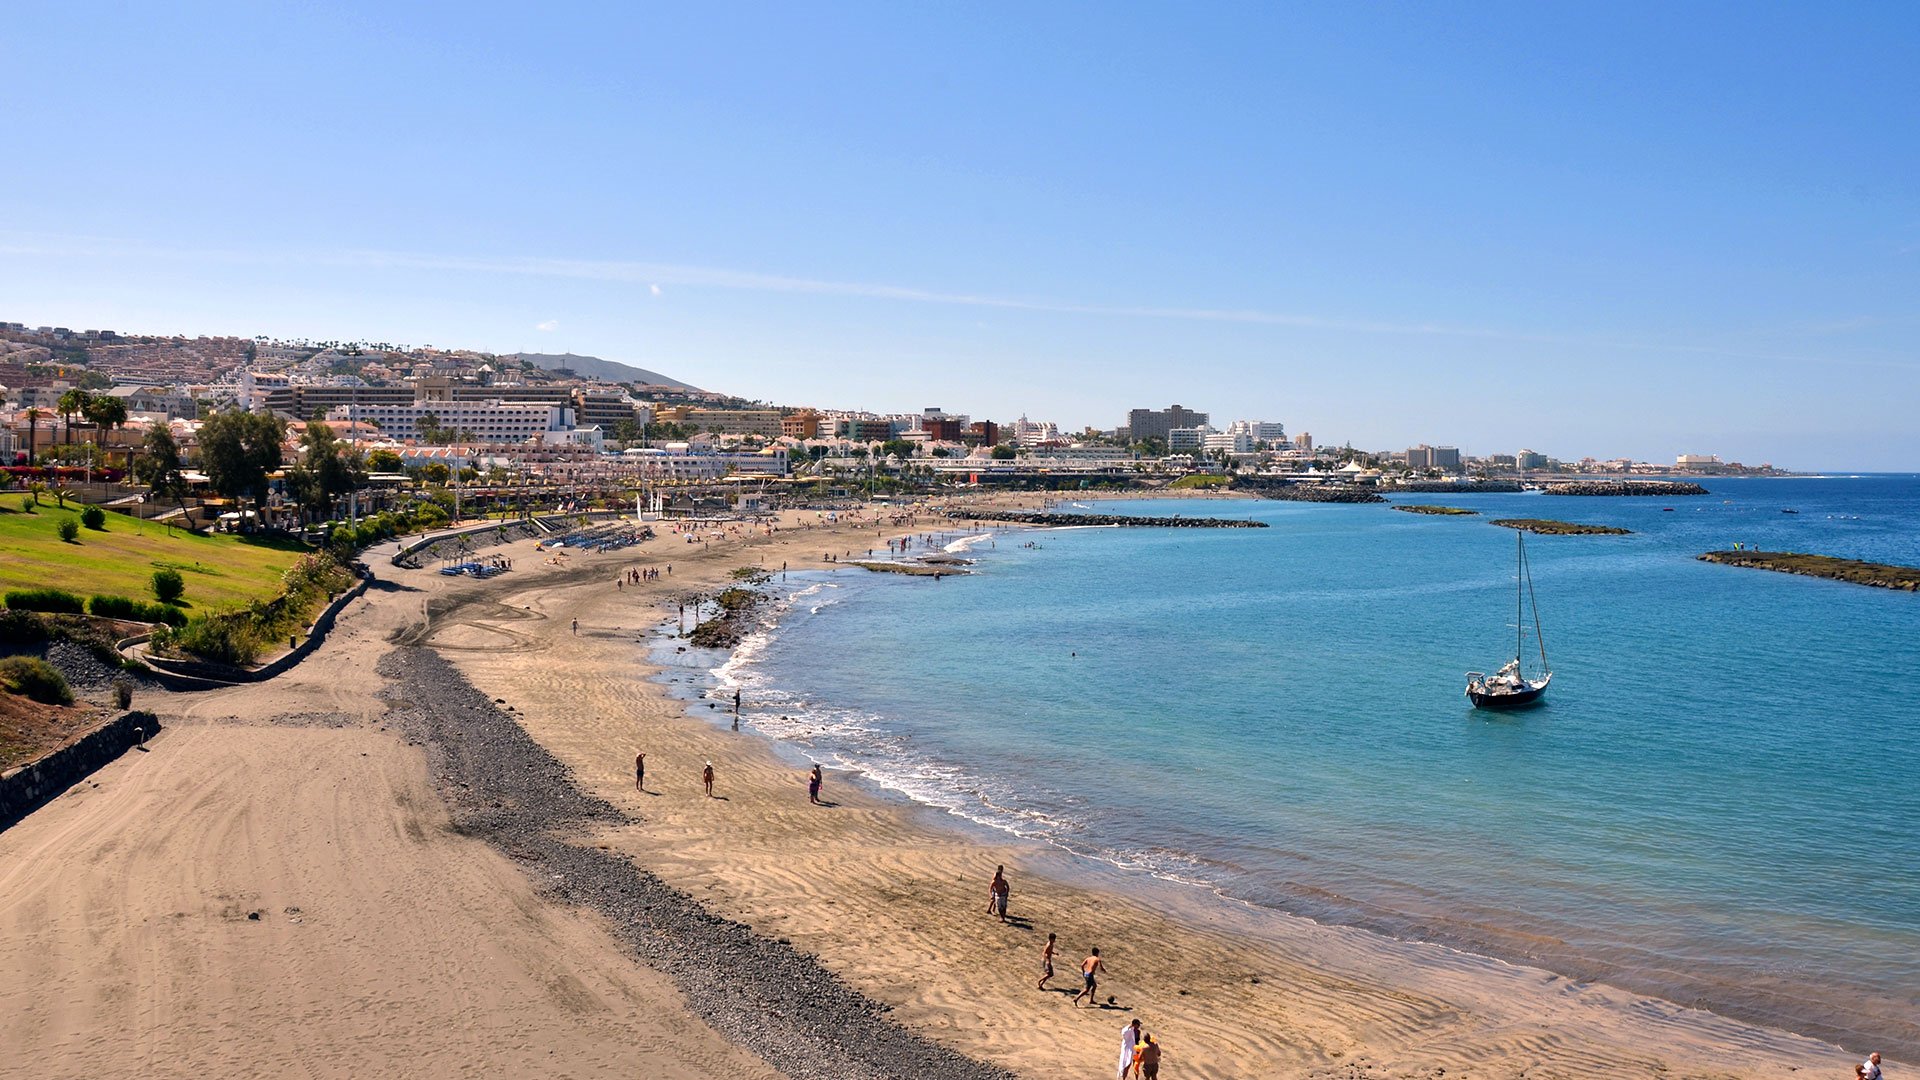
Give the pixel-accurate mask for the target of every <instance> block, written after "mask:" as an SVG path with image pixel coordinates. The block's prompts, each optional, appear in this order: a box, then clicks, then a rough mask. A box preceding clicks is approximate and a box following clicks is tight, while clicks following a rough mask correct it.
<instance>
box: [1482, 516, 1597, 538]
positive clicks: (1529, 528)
mask: <svg viewBox="0 0 1920 1080" xmlns="http://www.w3.org/2000/svg"><path fill="white" fill-rule="evenodd" d="M1488 524H1491V525H1498V526H1500V527H1501V528H1503V529H1519V530H1520V531H1522V532H1530V533H1537V534H1539V535H1541V536H1629V535H1632V532H1633V530H1631V529H1618V528H1615V527H1613V526H1612V525H1581V524H1578V523H1576V522H1572V521H1551V520H1548V519H1546V518H1501V519H1499V520H1497V521H1492V522H1489V523H1488Z"/></svg>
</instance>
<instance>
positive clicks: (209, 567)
mask: <svg viewBox="0 0 1920 1080" xmlns="http://www.w3.org/2000/svg"><path fill="white" fill-rule="evenodd" d="M0 498H4V502H0V591H4V590H6V589H19V588H31V587H35V586H47V587H50V588H55V589H66V590H67V591H69V592H75V593H79V594H80V595H81V596H91V595H93V594H94V593H110V594H116V595H120V596H131V597H133V598H135V599H140V600H151V599H153V590H152V588H151V587H150V586H149V585H148V579H149V578H151V577H152V576H153V572H154V571H155V570H157V569H160V568H161V567H172V568H173V569H175V570H178V571H180V576H181V577H183V578H185V579H186V582H187V592H186V596H185V597H184V599H185V600H186V602H187V603H188V604H189V605H191V608H192V609H193V610H200V611H210V610H211V611H218V610H225V609H227V608H232V607H236V606H238V605H240V604H243V603H245V602H246V601H248V600H252V599H255V598H265V597H271V596H273V595H275V594H277V593H278V592H279V591H280V575H281V574H282V573H284V572H285V571H286V569H287V568H288V567H289V566H292V565H293V563H294V560H295V559H297V558H299V556H300V552H301V551H302V550H304V549H302V548H300V547H299V546H298V545H295V544H290V543H288V542H286V541H263V542H254V541H251V540H242V539H239V538H236V537H232V536H195V535H193V534H191V533H188V532H185V531H184V530H181V529H173V530H168V529H167V527H166V526H164V525H157V524H155V523H153V522H150V521H141V520H139V519H137V518H130V517H127V516H126V515H124V514H114V513H109V514H108V515H107V527H106V529H105V530H104V531H101V532H95V531H93V530H92V529H88V528H84V527H83V528H82V529H81V530H80V536H79V542H78V543H74V544H68V543H65V542H63V541H61V539H60V534H59V533H58V532H56V531H55V530H56V529H57V528H58V526H59V524H60V522H61V521H62V520H63V519H66V518H75V519H77V518H79V516H80V514H79V511H77V510H62V509H60V508H58V507H56V506H54V505H53V504H52V503H51V502H43V503H42V504H41V506H40V509H39V512H38V513H34V514H28V513H23V512H21V510H20V498H19V496H18V495H14V494H11V493H9V495H7V496H4V497H0Z"/></svg>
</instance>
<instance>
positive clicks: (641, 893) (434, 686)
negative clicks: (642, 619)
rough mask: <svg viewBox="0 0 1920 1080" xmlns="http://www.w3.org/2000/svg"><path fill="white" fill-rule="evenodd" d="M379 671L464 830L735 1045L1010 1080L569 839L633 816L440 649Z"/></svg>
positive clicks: (891, 1069)
mask: <svg viewBox="0 0 1920 1080" xmlns="http://www.w3.org/2000/svg"><path fill="white" fill-rule="evenodd" d="M378 670H379V672H380V674H381V675H383V676H385V677H386V679H387V680H388V683H389V685H388V687H387V689H386V690H384V691H383V692H382V694H383V696H384V697H386V698H387V700H388V701H389V702H390V704H389V707H388V716H389V718H390V719H392V720H393V721H394V722H395V723H397V724H398V725H399V727H400V729H401V730H402V731H403V732H405V733H406V735H407V736H408V738H409V740H410V741H414V742H417V743H420V744H422V745H424V746H425V747H426V749H427V755H428V764H429V768H430V770H431V771H432V774H433V776H434V778H435V780H436V783H437V785H438V787H439V789H440V792H441V794H442V796H443V798H444V799H445V800H446V803H447V806H448V809H449V811H450V813H451V815H452V818H453V824H454V828H455V829H456V830H458V831H459V832H461V833H463V834H465V835H468V836H473V837H477V838H479V839H482V840H485V841H486V842H488V843H489V844H492V845H493V846H494V847H496V848H498V849H499V850H500V851H502V852H504V853H505V854H506V855H508V856H509V857H510V858H512V859H514V860H515V861H517V862H519V863H520V864H521V865H522V866H523V867H525V868H526V870H527V872H528V875H529V876H530V877H531V878H533V879H534V880H535V881H536V882H537V883H538V884H539V887H540V888H541V889H542V890H543V891H544V892H546V893H547V894H549V895H551V896H553V897H555V898H556V899H559V900H561V901H564V902H566V903H569V904H577V905H580V906H582V907H586V908H589V909H591V910H593V911H595V912H598V913H599V914H601V915H603V916H604V917H606V919H607V920H608V922H609V924H610V925H611V927H612V930H613V932H614V934H615V935H617V936H618V938H619V939H620V941H621V942H622V943H623V944H624V945H625V946H626V947H627V948H628V949H630V950H631V951H632V952H633V954H634V955H635V956H636V957H637V958H638V959H639V960H640V961H641V962H642V963H644V964H646V965H647V966H648V967H650V968H653V969H655V970H657V971H660V972H662V973H664V974H666V975H667V976H668V977H670V978H671V979H673V981H674V983H675V984H676V985H677V986H678V987H679V989H680V992H681V993H682V995H683V996H684V998H685V1000H686V1002H687V1005H688V1006H689V1007H690V1008H691V1009H692V1010H693V1011H694V1012H695V1013H696V1014H698V1015H699V1016H700V1017H701V1018H702V1019H703V1020H705V1021H706V1022H707V1023H709V1024H711V1025H712V1026H713V1027H714V1029H715V1030H717V1031H719V1032H720V1033H721V1034H722V1035H723V1036H725V1037H726V1038H728V1039H729V1040H731V1041H733V1042H735V1043H738V1044H739V1045H741V1046H745V1047H746V1048H748V1049H750V1050H752V1051H753V1052H754V1053H756V1054H758V1055H760V1056H761V1057H763V1058H765V1059H766V1060H767V1061H768V1062H769V1063H770V1064H772V1065H773V1066H774V1067H776V1068H777V1069H779V1070H780V1071H781V1072H782V1073H783V1074H785V1075H787V1076H792V1077H797V1078H801V1080H814V1078H818V1080H830V1078H840V1077H854V1078H860V1080H894V1078H899V1080H908V1078H918V1077H928V1076H940V1077H955V1078H958V1080H1011V1077H1012V1074H1011V1073H1008V1072H1006V1071H1005V1070H1002V1069H999V1068H995V1067H993V1066H989V1065H986V1064H983V1063H981V1062H977V1061H974V1060H973V1059H971V1058H968V1057H965V1056H963V1055H961V1054H959V1053H957V1052H955V1051H953V1050H951V1049H949V1048H947V1047H944V1046H941V1045H939V1044H937V1043H934V1042H932V1041H931V1040H928V1039H927V1038H925V1037H923V1036H921V1035H918V1034H916V1033H914V1032H912V1031H909V1030H907V1029H906V1028H905V1027H903V1026H901V1025H900V1024H898V1023H895V1022H894V1021H893V1020H891V1019H889V1018H888V1017H887V1016H886V1012H887V1006H884V1005H881V1004H878V1003H876V1002H874V1001H872V1000H871V999H869V998H867V997H866V996H865V995H863V994H861V993H859V992H858V991H856V990H854V989H853V988H851V987H849V986H848V985H847V984H846V983H845V982H843V981H842V980H841V979H840V978H839V977H838V976H836V975H834V974H833V973H832V972H830V971H828V970H826V969H825V968H823V967H822V966H821V965H820V963H819V961H818V960H816V959H814V958H813V957H811V956H809V955H807V954H805V953H802V952H801V951H799V950H798V949H796V948H794V947H793V946H792V945H791V944H789V943H788V942H786V941H785V940H783V939H774V938H768V937H764V936H762V935H759V934H756V933H754V932H753V931H752V930H751V929H750V928H748V927H747V926H746V925H744V924H742V923H738V922H734V921H732V920H730V919H725V918H722V917H720V916H717V915H715V914H713V913H712V912H710V911H708V910H707V909H706V908H705V907H704V906H702V905H701V904H700V903H699V902H698V901H696V900H694V899H693V898H692V897H691V896H688V895H687V894H686V893H684V892H681V891H680V890H678V889H675V888H673V887H672V886H670V885H668V884H666V883H665V882H664V881H662V880H660V878H658V877H656V876H655V875H653V874H652V873H649V872H648V871H646V870H644V869H642V868H640V867H639V866H636V865H634V863H633V862H632V861H631V860H630V859H628V858H627V857H626V856H624V855H620V854H617V853H615V852H611V851H607V850H604V849H601V848H598V847H594V846H591V845H585V844H582V843H574V842H571V841H570V840H569V839H568V834H577V833H579V832H580V831H582V830H584V829H587V828H591V827H593V826H606V825H614V824H620V823H624V822H628V821H630V820H631V819H630V818H628V817H627V816H626V815H625V814H623V813H621V812H620V811H619V810H618V809H617V808H615V807H614V806H612V805H611V804H609V803H607V802H604V801H602V800H600V799H597V798H593V797H591V796H589V795H586V794H584V793H582V792H581V791H580V790H579V788H578V787H576V786H575V785H574V783H573V778H572V775H571V773H570V772H569V770H568V769H567V767H566V766H565V765H563V764H561V763H560V762H559V761H558V760H557V759H555V758H554V757H553V755H552V754H550V753H548V752H547V750H546V749H545V748H543V747H541V746H540V745H539V743H537V742H535V741H534V740H533V738H532V737H531V736H529V735H528V734H527V733H526V732H525V730H523V729H522V728H521V727H520V725H519V724H518V723H517V722H515V721H514V719H513V718H512V717H511V716H510V715H508V713H507V712H505V711H503V709H502V708H501V707H500V706H501V704H502V703H499V702H495V701H490V700H488V699H487V698H486V697H485V696H483V695H482V694H480V692H479V691H477V690H475V689H474V688H473V686H472V684H471V683H469V682H468V681H467V680H466V678H465V676H463V675H461V674H460V672H459V671H458V670H457V669H455V668H454V666H453V665H452V664H450V663H448V662H447V661H446V660H445V659H444V658H442V657H441V656H440V655H439V654H438V653H435V652H434V651H432V650H431V649H427V648H422V647H417V646H401V647H398V648H395V649H394V650H393V651H392V652H390V653H388V654H387V656H386V657H384V658H383V659H382V660H381V661H380V664H379V668H378ZM417 914H418V917H427V918H430V917H431V914H430V913H417Z"/></svg>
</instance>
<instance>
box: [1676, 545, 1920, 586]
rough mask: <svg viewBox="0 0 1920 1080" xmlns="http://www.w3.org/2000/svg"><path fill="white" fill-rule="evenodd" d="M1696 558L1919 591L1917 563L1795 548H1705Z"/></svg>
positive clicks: (1725, 564) (1919, 574) (1730, 564)
mask: <svg viewBox="0 0 1920 1080" xmlns="http://www.w3.org/2000/svg"><path fill="white" fill-rule="evenodd" d="M1699 559H1700V561H1701V562H1710V563H1719V564H1721V565H1722V566H1750V567H1753V568H1754V569H1756V570H1773V571H1776V572H1778V573H1782V574H1800V575H1802V576H1804V577H1817V578H1826V579H1827V580H1829V581H1847V582H1851V583H1853V584H1855V585H1871V586H1873V587H1874V588H1876V589H1899V590H1902V591H1904V592H1920V567H1913V566H1893V565H1891V564H1888V563H1874V562H1861V561H1859V560H1858V559H1836V558H1834V557H1833V556H1831V555H1804V554H1801V553H1799V552H1796V551H1749V550H1741V551H1709V552H1707V553H1706V554H1705V555H1701V556H1699Z"/></svg>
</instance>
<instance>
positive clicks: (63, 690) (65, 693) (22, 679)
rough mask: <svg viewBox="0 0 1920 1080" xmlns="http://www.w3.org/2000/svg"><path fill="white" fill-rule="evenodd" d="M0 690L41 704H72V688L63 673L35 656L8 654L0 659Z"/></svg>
mask: <svg viewBox="0 0 1920 1080" xmlns="http://www.w3.org/2000/svg"><path fill="white" fill-rule="evenodd" d="M0 689H5V690H6V691H7V693H9V694H19V695H20V696H21V697H24V698H27V699H28V700H30V701H37V702H39V703H40V704H42V705H71V704H73V691H72V690H69V689H67V679H66V676H64V675H62V674H60V670H59V669H58V668H56V667H54V666H53V665H52V664H49V663H47V662H46V661H45V660H42V659H40V658H39V657H37V656H9V657H7V658H6V659H5V660H0Z"/></svg>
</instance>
